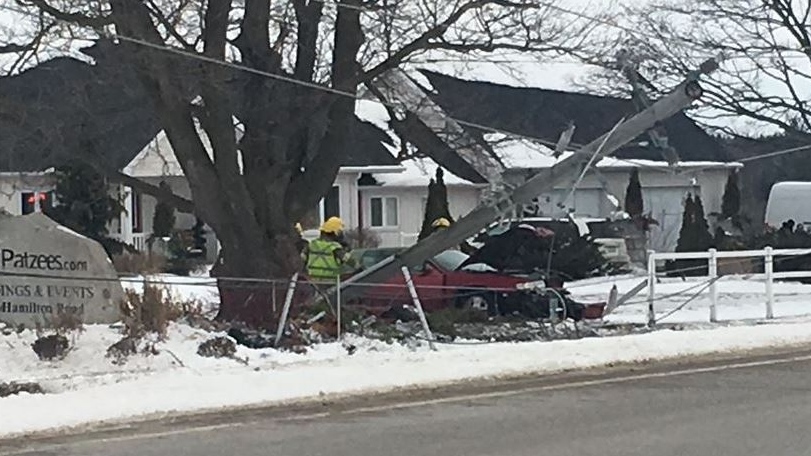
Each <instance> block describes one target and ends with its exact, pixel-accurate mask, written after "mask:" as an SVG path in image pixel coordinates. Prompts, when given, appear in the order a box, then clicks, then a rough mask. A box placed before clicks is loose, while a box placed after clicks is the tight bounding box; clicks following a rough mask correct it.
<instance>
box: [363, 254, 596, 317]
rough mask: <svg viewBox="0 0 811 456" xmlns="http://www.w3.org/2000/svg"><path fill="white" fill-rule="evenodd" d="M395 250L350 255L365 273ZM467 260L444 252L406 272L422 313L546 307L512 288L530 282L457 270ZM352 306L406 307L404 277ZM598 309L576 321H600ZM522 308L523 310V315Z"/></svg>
mask: <svg viewBox="0 0 811 456" xmlns="http://www.w3.org/2000/svg"><path fill="white" fill-rule="evenodd" d="M398 250H399V249H369V250H359V251H356V252H353V254H354V255H355V257H356V259H357V260H358V262H359V264H360V266H361V267H362V268H365V267H369V266H371V265H373V264H375V263H377V262H379V261H381V260H383V259H385V258H386V257H388V256H390V255H393V254H395V253H397V251H398ZM468 258H469V256H468V255H466V254H464V253H462V252H459V251H457V250H448V251H445V252H442V253H440V254H439V255H437V256H435V257H434V258H432V259H431V260H429V261H427V262H426V263H425V265H424V266H423V267H421V268H413V269H412V270H411V275H412V280H413V281H414V286H415V288H416V290H417V294H418V296H419V298H420V302H421V304H422V306H423V308H424V309H425V311H426V312H432V311H436V310H441V309H445V308H449V307H458V308H474V309H479V310H482V311H487V312H488V313H489V314H490V315H496V314H499V313H508V312H510V311H511V310H514V309H516V308H518V307H521V306H526V305H532V306H535V307H539V308H541V309H543V310H546V309H548V304H547V303H546V301H544V300H543V299H541V300H539V299H537V296H535V297H534V298H536V299H534V300H533V299H532V298H533V297H531V296H530V295H529V294H528V293H527V292H525V291H520V290H518V289H517V288H516V286H517V285H518V284H521V283H525V282H528V281H531V280H533V278H530V277H528V276H516V275H509V274H504V273H500V272H498V271H496V270H495V269H493V268H491V267H489V266H486V265H482V264H473V265H469V266H466V267H462V268H460V266H461V265H462V264H463V263H464V262H465V261H466V260H467V259H468ZM358 304H360V306H361V307H363V308H365V309H367V310H369V311H372V312H374V313H382V312H385V311H386V310H388V309H391V308H397V307H401V306H403V305H410V304H412V299H411V295H410V294H409V291H408V288H407V287H406V282H405V278H404V277H403V276H402V275H396V276H394V277H392V278H390V279H389V280H387V281H386V282H384V283H381V284H377V285H372V286H369V289H368V290H367V291H365V292H364V293H363V294H362V297H361V298H360V301H359V303H358ZM603 307H604V304H603V303H599V304H592V305H585V306H584V309H583V310H582V311H580V312H579V315H580V316H581V317H582V318H600V317H601V316H602V309H603ZM525 309H526V307H524V309H523V310H525ZM543 310H541V312H543ZM569 314H570V315H571V312H570V313H569Z"/></svg>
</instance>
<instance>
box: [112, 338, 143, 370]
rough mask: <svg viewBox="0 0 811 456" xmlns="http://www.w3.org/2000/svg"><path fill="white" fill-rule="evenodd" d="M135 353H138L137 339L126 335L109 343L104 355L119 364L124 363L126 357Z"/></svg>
mask: <svg viewBox="0 0 811 456" xmlns="http://www.w3.org/2000/svg"><path fill="white" fill-rule="evenodd" d="M136 353H138V339H137V338H135V337H130V336H127V337H124V338H123V339H121V340H119V341H118V342H116V343H114V344H113V345H110V347H109V348H107V355H106V356H107V358H110V359H111V360H112V363H113V364H115V365H120V364H124V363H126V362H127V359H128V358H129V357H130V356H132V355H134V354H136Z"/></svg>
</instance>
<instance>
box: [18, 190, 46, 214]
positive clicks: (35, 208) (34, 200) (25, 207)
mask: <svg viewBox="0 0 811 456" xmlns="http://www.w3.org/2000/svg"><path fill="white" fill-rule="evenodd" d="M20 197H21V199H22V208H21V209H22V211H21V213H22V215H26V214H30V213H32V212H42V211H47V210H48V209H49V208H50V207H51V205H52V199H53V192H23V193H21V194H20Z"/></svg>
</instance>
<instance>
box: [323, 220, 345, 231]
mask: <svg viewBox="0 0 811 456" xmlns="http://www.w3.org/2000/svg"><path fill="white" fill-rule="evenodd" d="M343 230H344V222H343V221H342V220H341V219H339V218H338V217H330V218H328V219H327V221H326V222H324V224H323V225H321V232H322V233H332V234H338V233H340V232H341V231H343Z"/></svg>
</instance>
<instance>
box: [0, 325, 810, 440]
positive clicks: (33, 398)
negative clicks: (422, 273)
mask: <svg viewBox="0 0 811 456" xmlns="http://www.w3.org/2000/svg"><path fill="white" fill-rule="evenodd" d="M34 337H35V336H34V335H33V334H31V333H29V332H27V333H23V334H21V335H16V334H15V335H11V336H2V337H0V339H2V340H0V345H4V346H5V347H4V350H3V351H2V352H0V381H8V380H20V381H23V380H38V381H40V382H41V384H42V385H43V386H44V387H45V388H46V389H47V390H48V391H49V392H50V393H51V394H47V395H29V394H23V395H19V396H13V397H8V398H3V399H0V411H2V413H0V436H4V437H8V436H10V435H14V434H20V433H28V432H34V431H44V430H52V429H56V428H62V427H71V426H80V425H86V424H91V423H102V422H107V423H109V422H110V421H113V420H123V419H128V418H133V417H145V416H150V415H151V416H155V415H156V414H165V413H177V412H193V411H201V410H212V409H219V408H224V407H241V406H249V405H260V404H273V403H280V402H283V401H294V400H300V399H305V398H313V397H318V396H319V395H345V394H357V393H371V392H384V391H390V390H393V389H398V388H406V387H416V386H434V385H439V384H444V383H449V382H458V381H464V380H470V379H480V378H488V377H499V376H511V375H523V374H532V373H538V374H541V373H549V372H557V371H561V370H565V369H577V368H589V367H595V366H601V365H606V364H609V363H617V362H637V361H644V360H656V359H665V358H671V357H679V356H690V355H702V354H708V353H713V352H727V351H733V350H745V349H753V348H758V347H770V346H777V345H786V344H800V343H811V322H807V321H806V322H801V323H795V324H773V325H762V326H746V327H725V328H718V329H714V330H703V331H660V332H655V333H650V334H645V335H635V336H623V337H613V338H594V339H581V340H571V341H570V340H566V341H555V342H537V343H495V344H490V345H468V346H464V345H443V346H440V347H439V350H438V351H436V352H431V351H430V350H428V349H427V348H426V347H424V346H421V347H415V348H408V347H405V346H402V345H397V344H386V343H383V342H379V341H371V340H367V339H353V340H351V342H352V343H353V344H355V345H356V346H357V347H358V349H357V351H356V352H355V353H354V354H353V355H349V354H348V353H347V351H346V350H345V349H344V348H343V347H342V346H341V345H339V344H327V345H323V346H318V347H315V348H314V349H313V350H312V352H311V353H309V354H307V355H298V354H292V353H281V352H277V351H275V350H272V349H266V350H249V349H247V348H244V347H240V348H239V352H238V356H240V357H247V359H248V364H247V365H243V364H241V363H238V362H236V361H233V360H222V359H209V358H202V357H199V356H197V355H196V349H197V345H198V344H199V342H201V341H202V340H205V338H207V337H210V335H209V334H206V333H203V332H201V331H199V330H195V329H192V328H189V327H186V326H180V325H176V326H173V327H172V328H171V331H170V337H169V341H168V342H166V343H161V344H158V348H159V350H161V353H160V354H159V355H157V356H151V357H142V356H135V357H133V358H132V360H131V361H130V362H129V363H128V364H127V365H125V366H121V367H117V366H113V365H112V364H111V363H110V361H109V360H107V359H105V358H104V351H105V350H106V347H107V346H108V345H109V344H111V343H112V342H113V341H115V340H116V339H117V338H118V335H117V334H116V333H115V331H114V330H112V329H110V328H107V327H102V326H93V327H89V328H88V329H87V331H86V332H85V333H84V334H82V335H81V336H80V337H79V338H78V339H77V340H76V349H75V350H74V351H72V352H71V353H70V354H69V355H68V357H67V358H66V359H65V360H64V361H61V362H54V363H43V362H39V361H37V359H36V356H35V355H34V353H33V351H32V350H31V349H30V348H29V345H30V343H31V342H32V341H33V339H34ZM178 360H180V361H182V363H183V366H181V365H180V363H179V362H178Z"/></svg>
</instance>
